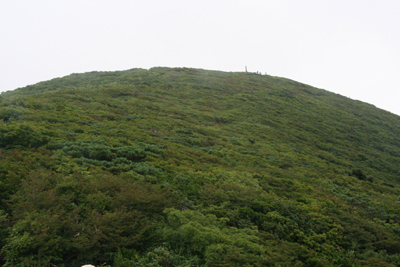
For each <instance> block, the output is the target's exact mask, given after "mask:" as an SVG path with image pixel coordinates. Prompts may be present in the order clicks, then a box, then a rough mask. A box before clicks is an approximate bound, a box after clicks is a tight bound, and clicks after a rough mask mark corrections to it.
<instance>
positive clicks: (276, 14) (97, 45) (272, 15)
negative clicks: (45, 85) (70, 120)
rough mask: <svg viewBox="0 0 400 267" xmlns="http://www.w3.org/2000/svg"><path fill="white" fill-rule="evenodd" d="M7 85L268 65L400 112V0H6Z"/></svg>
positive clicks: (0, 66) (271, 70) (2, 55)
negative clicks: (75, 76) (85, 75)
mask: <svg viewBox="0 0 400 267" xmlns="http://www.w3.org/2000/svg"><path fill="white" fill-rule="evenodd" d="M0 36H1V39H0V75H1V76H0V91H6V90H13V89H16V88H18V87H24V86H26V85H29V84H34V83H37V82H39V81H44V80H49V79H52V78H55V77H62V76H65V75H69V74H71V73H81V72H87V71H93V70H98V71H113V70H125V69H131V68H146V69H148V68H151V67H155V66H167V67H193V68H203V69H210V70H223V71H244V68H245V66H247V68H248V70H249V71H254V72H255V71H261V72H262V73H264V72H267V74H270V75H274V76H281V77H286V78H290V79H293V80H296V81H299V82H303V83H306V84H309V85H312V86H315V87H318V88H323V89H326V90H328V91H331V92H335V93H339V94H341V95H344V96H347V97H351V98H353V99H358V100H361V101H364V102H368V103H371V104H374V105H376V106H377V107H379V108H382V109H385V110H389V111H391V112H392V113H396V114H398V115H400V104H399V103H398V102H399V101H400V86H399V81H398V80H399V78H400V52H399V51H400V1H399V0H246V1H244V0H243V1H236V0H212V1H209V0H201V1H198V0H147V1H143V0H142V1H137V0H130V1H122V0H112V1H101V0H79V1H77V0H67V1H64V0H57V1H54V0H53V1H51V0H48V1H44V0H35V1H32V0H26V1H22V0H0Z"/></svg>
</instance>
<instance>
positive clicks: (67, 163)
mask: <svg viewBox="0 0 400 267" xmlns="http://www.w3.org/2000/svg"><path fill="white" fill-rule="evenodd" d="M0 119H1V122H0V148H1V149H0V158H1V161H0V194H1V200H2V201H1V203H0V205H1V207H0V210H1V216H0V218H1V220H2V222H3V224H2V225H3V227H2V228H1V232H0V244H1V246H2V249H1V252H2V253H1V258H0V260H1V262H2V263H3V264H4V266H78V265H83V264H87V263H92V264H94V265H96V264H97V265H101V264H103V263H107V264H110V265H111V266H113V267H114V266H115V267H122V266H400V254H399V253H400V235H399V234H400V226H399V223H400V199H399V195H400V184H399V179H400V173H399V166H400V138H399V132H400V117H399V116H396V115H394V114H391V113H389V112H386V111H383V110H381V109H378V108H376V107H374V106H372V105H370V104H367V103H363V102H360V101H355V100H351V99H349V98H346V97H343V96H341V95H337V94H334V93H331V92H328V91H325V90H322V89H317V88H314V87H312V86H308V85H305V84H302V83H299V82H296V81H293V80H289V79H285V78H279V77H273V76H269V75H260V74H256V73H246V72H240V73H239V72H237V73H233V72H231V73H228V72H220V71H209V70H202V69H190V68H161V67H157V68H152V69H150V70H145V69H131V70H127V71H118V72H89V73H84V74H71V75H69V76H66V77H63V78H56V79H53V80H50V81H45V82H41V83H38V84H35V85H31V86H27V87H24V88H20V89H17V90H14V91H10V92H6V93H2V94H1V96H0Z"/></svg>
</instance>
